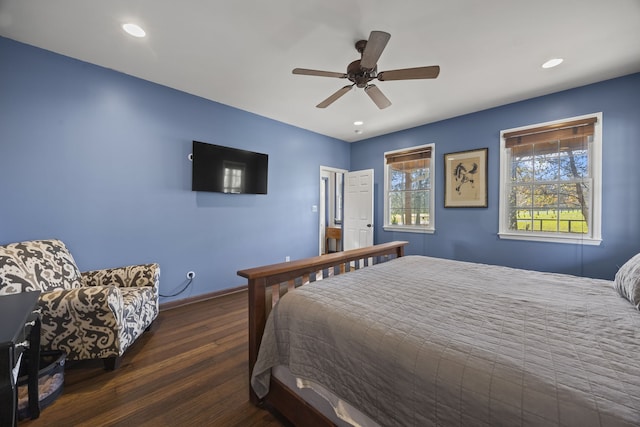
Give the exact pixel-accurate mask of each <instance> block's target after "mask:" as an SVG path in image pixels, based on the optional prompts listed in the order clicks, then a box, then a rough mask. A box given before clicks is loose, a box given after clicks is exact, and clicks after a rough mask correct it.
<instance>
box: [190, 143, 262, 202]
mask: <svg viewBox="0 0 640 427" xmlns="http://www.w3.org/2000/svg"><path fill="white" fill-rule="evenodd" d="M192 153H193V159H192V161H193V173H192V181H191V189H192V190H193V191H213V192H219V193H230V194H267V175H268V165H269V156H268V155H267V154H262V153H254V152H253V151H246V150H239V149H237V148H231V147H223V146H221V145H215V144H208V143H205V142H199V141H193V151H192Z"/></svg>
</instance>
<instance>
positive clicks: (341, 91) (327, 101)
mask: <svg viewBox="0 0 640 427" xmlns="http://www.w3.org/2000/svg"><path fill="white" fill-rule="evenodd" d="M352 87H353V85H349V86H345V87H343V88H341V89H338V90H337V91H336V92H335V93H334V94H333V95H331V96H330V97H328V98H327V99H325V100H324V101H322V102H321V103H320V104H318V105H316V107H317V108H327V107H328V106H329V105H331V104H333V103H334V102H335V101H336V100H338V98H340V97H341V96H342V95H344V94H345V93H347V92H349V91H350V90H351V88H352Z"/></svg>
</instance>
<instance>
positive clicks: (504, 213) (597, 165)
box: [498, 112, 602, 245]
mask: <svg viewBox="0 0 640 427" xmlns="http://www.w3.org/2000/svg"><path fill="white" fill-rule="evenodd" d="M590 118H595V119H596V122H595V123H594V134H593V142H592V143H591V144H590V147H589V167H590V178H589V179H591V180H592V189H591V191H592V194H591V205H590V216H591V223H590V224H589V230H590V235H584V234H579V235H576V234H571V233H562V232H532V231H514V230H510V229H509V219H508V209H509V203H508V200H509V197H508V194H507V191H508V188H509V185H508V184H509V180H510V173H509V172H510V158H509V153H508V151H507V150H508V149H507V148H506V146H505V143H506V139H505V134H508V133H511V132H516V131H522V130H526V129H532V128H537V127H542V126H553V125H556V124H559V123H568V122H572V121H576V120H583V119H590ZM498 230H499V231H498V237H499V238H500V239H511V240H527V241H536V242H554V243H567V244H576V245H600V243H601V242H602V112H598V113H592V114H585V115H582V116H576V117H569V118H566V119H560V120H554V121H550V122H545V123H536V124H534V125H528V126H521V127H517V128H512V129H506V130H502V131H500V196H499V225H498Z"/></svg>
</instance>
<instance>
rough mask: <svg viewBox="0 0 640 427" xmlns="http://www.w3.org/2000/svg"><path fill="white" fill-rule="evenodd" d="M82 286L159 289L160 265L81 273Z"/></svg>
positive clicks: (131, 266) (143, 265)
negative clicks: (148, 287)
mask: <svg viewBox="0 0 640 427" xmlns="http://www.w3.org/2000/svg"><path fill="white" fill-rule="evenodd" d="M82 284H83V286H108V285H113V286H116V287H120V288H128V287H138V286H153V287H154V288H155V289H156V292H157V291H158V290H159V287H160V265H158V264H156V263H152V264H141V265H129V266H126V267H117V268H106V269H102V270H92V271H85V272H83V273H82Z"/></svg>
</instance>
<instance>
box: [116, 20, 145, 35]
mask: <svg viewBox="0 0 640 427" xmlns="http://www.w3.org/2000/svg"><path fill="white" fill-rule="evenodd" d="M122 29H123V30H125V31H126V32H127V33H128V34H130V35H132V36H133V37H144V36H146V35H147V33H145V32H144V30H143V29H142V28H141V27H140V26H139V25H137V24H131V23H129V24H122Z"/></svg>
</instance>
